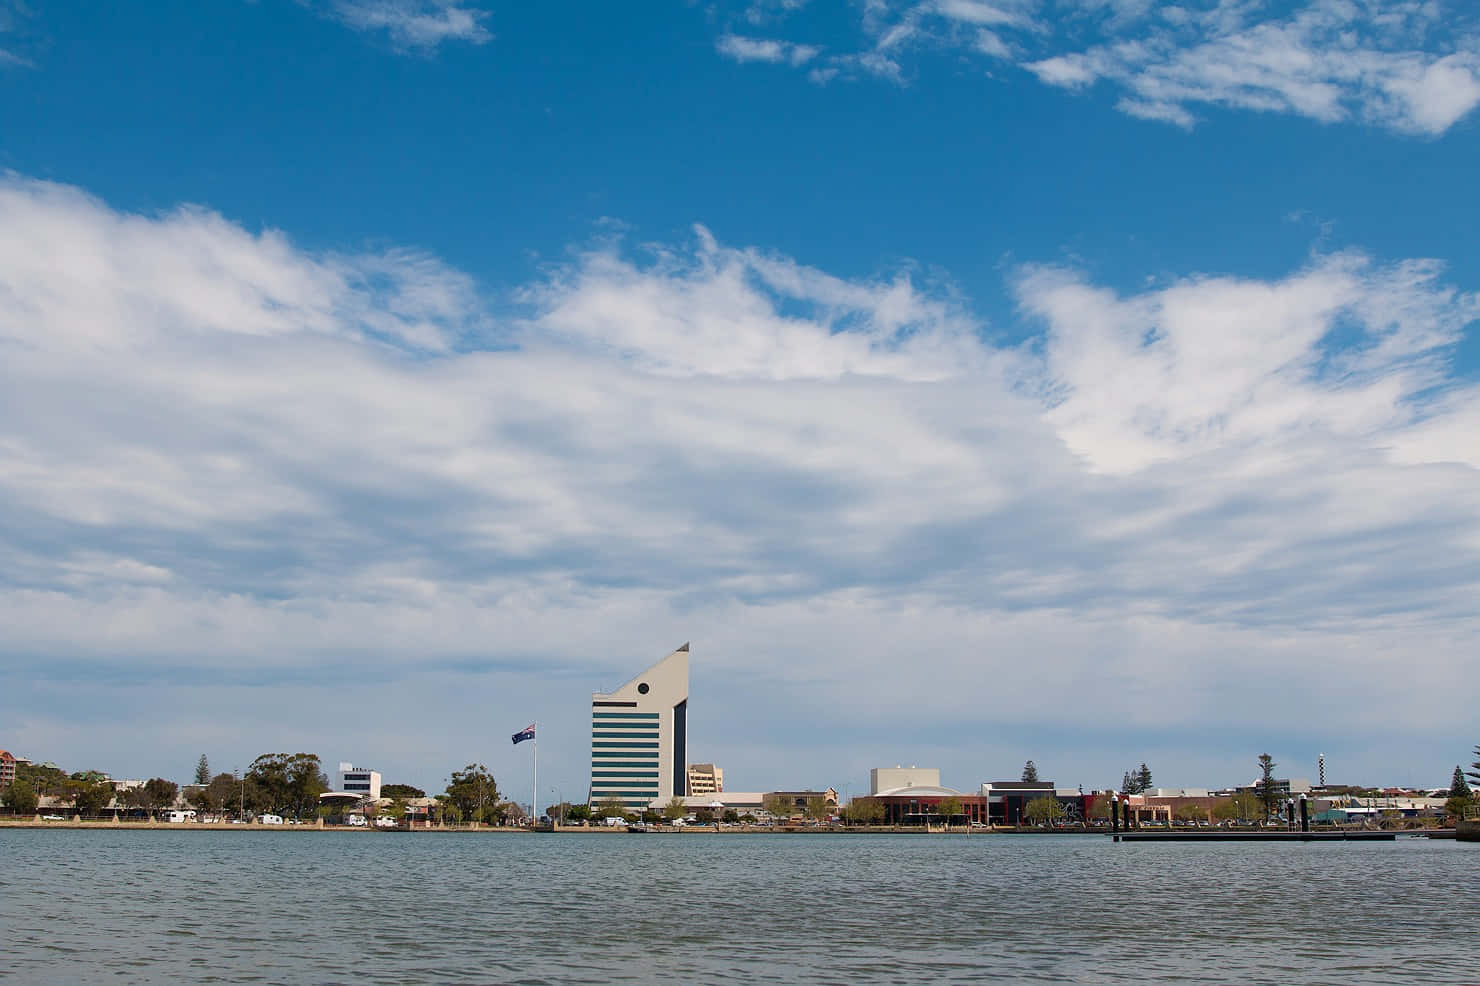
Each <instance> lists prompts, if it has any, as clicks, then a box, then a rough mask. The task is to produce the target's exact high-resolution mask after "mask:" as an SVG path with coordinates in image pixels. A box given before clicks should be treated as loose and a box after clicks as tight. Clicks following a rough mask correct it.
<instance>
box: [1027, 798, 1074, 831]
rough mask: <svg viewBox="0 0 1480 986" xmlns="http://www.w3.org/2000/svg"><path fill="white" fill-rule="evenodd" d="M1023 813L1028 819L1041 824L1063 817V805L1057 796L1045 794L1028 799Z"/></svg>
mask: <svg viewBox="0 0 1480 986" xmlns="http://www.w3.org/2000/svg"><path fill="white" fill-rule="evenodd" d="M1023 814H1024V815H1026V816H1027V819H1028V821H1030V822H1033V823H1034V824H1039V825H1041V824H1045V823H1048V822H1056V821H1058V820H1059V819H1061V818H1063V817H1064V806H1063V804H1061V803H1060V802H1059V799H1058V798H1055V797H1051V796H1049V795H1047V794H1045V795H1044V796H1043V797H1041V798H1034V799H1033V800H1032V801H1029V802H1028V805H1027V807H1026V808H1025V809H1024V810H1023Z"/></svg>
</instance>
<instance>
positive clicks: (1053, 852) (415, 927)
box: [0, 829, 1480, 986]
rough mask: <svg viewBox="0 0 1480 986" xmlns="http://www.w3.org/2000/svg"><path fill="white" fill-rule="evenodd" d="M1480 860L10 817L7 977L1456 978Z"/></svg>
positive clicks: (1471, 928) (1100, 841)
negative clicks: (25, 821) (55, 825)
mask: <svg viewBox="0 0 1480 986" xmlns="http://www.w3.org/2000/svg"><path fill="white" fill-rule="evenodd" d="M1477 878H1480V846H1477V845H1463V844H1458V843H1455V842H1435V841H1430V840H1427V839H1408V838H1400V839H1399V840H1398V841H1396V842H1392V843H1346V844H1316V845H1310V844H1289V845H1256V844H1249V843H1237V844H1227V845H1217V846H1204V845H1189V844H1186V843H1162V844H1136V845H1130V844H1122V845H1114V844H1112V843H1111V842H1110V841H1109V840H1108V839H1107V838H1103V837H1083V836H1078V837H1076V836H1032V837H1012V836H970V837H960V836H956V837H950V836H947V837H929V836H842V835H808V836H776V835H771V836H754V835H752V836H746V835H721V836H708V835H642V836H628V835H619V834H601V835H568V836H567V835H560V836H549V835H498V834H482V835H459V834H449V833H417V834H407V833H379V832H344V833H338V832H326V833H288V832H260V833H259V832H186V831H122V832H120V831H107V830H103V831H77V830H51V831H45V830H29V829H3V830H0V937H3V941H4V944H3V947H0V980H4V979H10V980H12V981H15V982H83V983H90V982H110V983H117V982H179V983H185V982H189V983H202V982H203V983H211V982H228V981H229V982H270V983H350V982H355V983H360V982H367V981H368V982H377V983H390V982H408V981H432V982H436V981H447V982H487V983H506V982H507V983H513V982H519V983H570V982H588V983H605V982H653V981H660V982H666V983H670V984H673V986H679V984H688V983H694V982H701V981H702V982H714V983H722V982H740V983H790V982H799V981H802V982H808V983H845V984H850V986H853V984H858V983H873V982H878V983H885V982H887V983H897V982H905V981H909V982H923V983H941V982H977V981H980V982H994V983H1004V982H1007V983H1010V982H1113V981H1123V982H1138V983H1145V982H1158V981H1160V982H1219V983H1222V982H1230V981H1235V980H1238V981H1242V982H1249V983H1265V982H1267V983H1289V982H1320V983H1327V982H1329V983H1343V984H1346V983H1391V982H1399V981H1404V980H1413V981H1417V980H1419V979H1424V980H1429V979H1433V978H1435V976H1437V977H1438V978H1440V979H1444V980H1445V981H1455V980H1453V979H1452V976H1451V973H1454V972H1457V971H1459V970H1467V969H1470V968H1471V964H1472V963H1473V962H1474V961H1475V958H1476V955H1477V954H1480V953H1477V952H1476V945H1475V941H1476V939H1475V928H1476V926H1475V914H1476V904H1477V903H1480V880H1477ZM1461 978H1463V975H1461Z"/></svg>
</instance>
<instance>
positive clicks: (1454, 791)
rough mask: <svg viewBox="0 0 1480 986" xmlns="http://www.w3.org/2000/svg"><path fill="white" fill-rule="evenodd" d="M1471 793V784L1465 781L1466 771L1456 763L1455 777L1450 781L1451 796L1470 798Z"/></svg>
mask: <svg viewBox="0 0 1480 986" xmlns="http://www.w3.org/2000/svg"><path fill="white" fill-rule="evenodd" d="M1470 794H1471V791H1470V785H1468V784H1466V783H1465V772H1464V771H1462V770H1460V769H1459V766H1458V765H1456V766H1455V768H1454V779H1453V780H1451V781H1450V782H1449V796H1450V797H1451V798H1468V797H1469V796H1470Z"/></svg>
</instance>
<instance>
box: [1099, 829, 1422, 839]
mask: <svg viewBox="0 0 1480 986" xmlns="http://www.w3.org/2000/svg"><path fill="white" fill-rule="evenodd" d="M1397 835H1398V833H1397V832H1374V831H1363V830H1359V829H1353V830H1350V831H1348V830H1345V829H1341V830H1337V831H1334V832H1299V831H1278V832H1260V831H1243V832H1241V831H1226V832H1189V831H1178V830H1177V829H1170V830H1167V831H1156V832H1146V831H1131V832H1120V833H1117V834H1115V835H1114V836H1112V838H1113V839H1114V840H1115V841H1116V842H1392V841H1393V840H1394V839H1395V838H1396V837H1397Z"/></svg>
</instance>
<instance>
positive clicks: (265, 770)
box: [246, 753, 329, 818]
mask: <svg viewBox="0 0 1480 986" xmlns="http://www.w3.org/2000/svg"><path fill="white" fill-rule="evenodd" d="M246 781H247V785H248V787H249V788H255V793H256V795H257V799H256V800H257V802H258V803H257V804H256V805H255V806H254V807H258V808H262V809H265V810H267V811H270V812H272V813H273V814H277V815H288V814H291V815H292V816H293V817H295V818H302V817H303V816H304V815H305V814H313V813H314V812H315V810H316V809H317V808H318V806H319V795H321V794H323V793H324V792H325V791H327V790H329V779H328V778H327V777H325V776H324V772H323V771H322V770H320V769H319V758H318V756H316V755H315V754H312V753H264V754H262V756H260V757H258V758H257V759H256V760H253V761H252V766H251V767H250V768H248V770H247V776H246Z"/></svg>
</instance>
